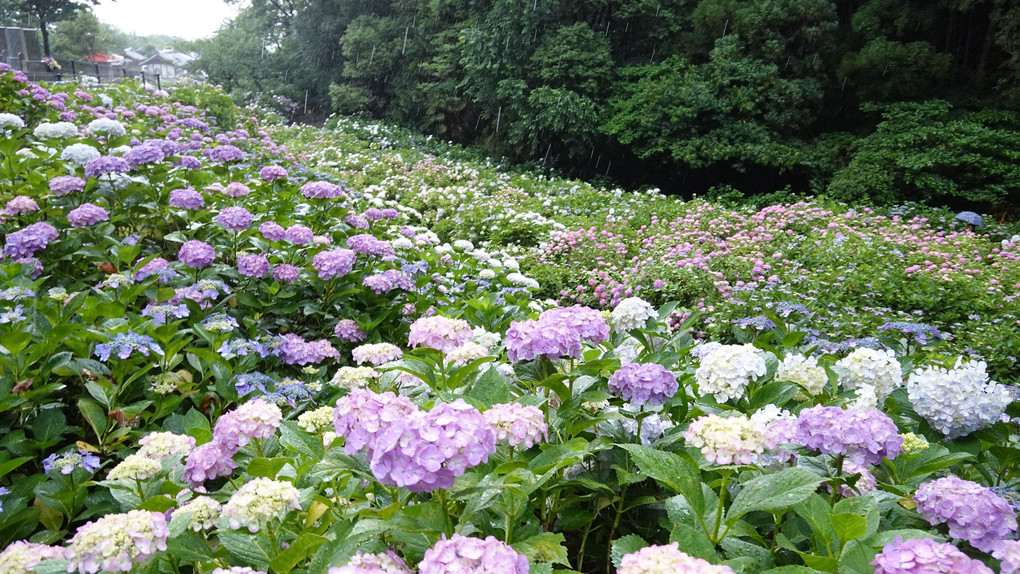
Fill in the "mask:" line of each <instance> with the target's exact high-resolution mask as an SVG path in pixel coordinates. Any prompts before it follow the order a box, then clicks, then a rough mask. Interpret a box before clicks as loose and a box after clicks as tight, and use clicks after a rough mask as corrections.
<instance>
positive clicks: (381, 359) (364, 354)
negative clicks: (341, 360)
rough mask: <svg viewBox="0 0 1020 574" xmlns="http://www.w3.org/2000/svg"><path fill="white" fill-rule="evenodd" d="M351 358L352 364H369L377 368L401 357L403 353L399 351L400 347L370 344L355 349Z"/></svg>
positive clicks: (387, 344) (386, 344) (388, 344)
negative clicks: (352, 359)
mask: <svg viewBox="0 0 1020 574" xmlns="http://www.w3.org/2000/svg"><path fill="white" fill-rule="evenodd" d="M351 356H352V357H353V358H354V362H355V363H357V364H359V365H360V364H362V363H371V364H373V365H375V366H377V367H378V366H379V365H382V364H385V363H388V362H390V361H396V360H397V359H399V358H400V357H403V356H404V352H403V351H401V350H400V347H398V346H396V345H392V344H390V343H371V344H368V345H361V346H360V347H355V348H354V350H352V351H351Z"/></svg>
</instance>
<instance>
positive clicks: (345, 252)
mask: <svg viewBox="0 0 1020 574" xmlns="http://www.w3.org/2000/svg"><path fill="white" fill-rule="evenodd" d="M354 260H355V255H354V252H353V251H351V250H350V249H333V250H331V251H320V252H319V253H316V254H315V256H314V257H312V267H314V268H315V270H316V271H318V272H319V279H322V280H329V279H333V278H334V277H343V276H344V275H347V274H348V273H350V272H351V269H352V268H353V267H354Z"/></svg>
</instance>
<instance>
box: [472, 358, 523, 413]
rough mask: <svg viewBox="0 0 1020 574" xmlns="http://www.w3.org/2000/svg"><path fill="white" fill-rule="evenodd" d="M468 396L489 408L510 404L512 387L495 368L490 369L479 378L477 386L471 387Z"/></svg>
mask: <svg viewBox="0 0 1020 574" xmlns="http://www.w3.org/2000/svg"><path fill="white" fill-rule="evenodd" d="M468 396H469V397H471V398H473V399H475V400H477V401H480V402H481V403H482V404H484V405H485V406H487V407H491V406H492V405H496V404H501V403H509V402H510V401H511V400H512V398H513V397H512V396H511V394H510V387H509V386H508V385H507V384H506V379H505V378H503V375H501V374H499V371H497V370H496V368H495V367H490V368H489V369H488V370H487V371H485V372H484V373H483V374H482V376H480V377H478V380H476V381H475V384H474V385H472V386H471V391H470V392H468Z"/></svg>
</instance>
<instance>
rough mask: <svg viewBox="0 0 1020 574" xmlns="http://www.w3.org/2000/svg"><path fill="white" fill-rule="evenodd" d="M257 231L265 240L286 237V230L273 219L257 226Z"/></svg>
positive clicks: (278, 239) (281, 239)
mask: <svg viewBox="0 0 1020 574" xmlns="http://www.w3.org/2000/svg"><path fill="white" fill-rule="evenodd" d="M259 233H261V234H262V237H264V238H265V239H266V241H283V240H284V239H286V238H287V232H286V231H285V230H284V229H283V226H282V225H280V224H279V223H277V222H275V221H267V222H265V223H263V224H262V225H260V226H259Z"/></svg>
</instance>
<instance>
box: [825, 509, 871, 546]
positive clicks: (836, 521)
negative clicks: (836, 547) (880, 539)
mask: <svg viewBox="0 0 1020 574" xmlns="http://www.w3.org/2000/svg"><path fill="white" fill-rule="evenodd" d="M829 520H830V521H832V528H833V530H835V531H836V535H837V536H839V537H840V539H841V540H843V542H849V541H851V540H854V539H857V538H861V537H863V536H866V535H867V532H868V519H867V518H865V517H863V516H859V515H857V514H831V515H829Z"/></svg>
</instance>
